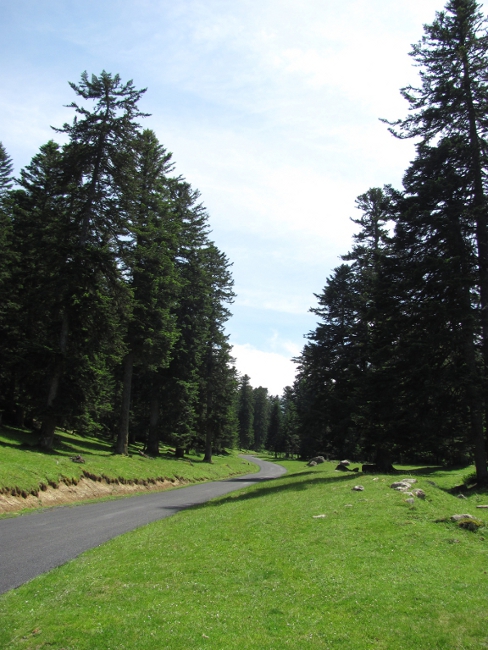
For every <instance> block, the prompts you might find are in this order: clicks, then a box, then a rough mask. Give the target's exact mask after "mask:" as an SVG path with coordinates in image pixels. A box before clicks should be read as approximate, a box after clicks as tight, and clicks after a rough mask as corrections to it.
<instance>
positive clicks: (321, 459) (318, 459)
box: [308, 456, 325, 467]
mask: <svg viewBox="0 0 488 650" xmlns="http://www.w3.org/2000/svg"><path fill="white" fill-rule="evenodd" d="M310 463H315V464H316V465H320V463H325V458H324V457H323V456H314V457H313V458H311V459H310V460H309V463H308V464H309V465H310ZM311 467H312V466H311Z"/></svg>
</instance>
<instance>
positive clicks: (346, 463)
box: [340, 460, 351, 467]
mask: <svg viewBox="0 0 488 650" xmlns="http://www.w3.org/2000/svg"><path fill="white" fill-rule="evenodd" d="M350 464H351V461H349V460H341V462H340V465H344V466H345V467H348V465H350Z"/></svg>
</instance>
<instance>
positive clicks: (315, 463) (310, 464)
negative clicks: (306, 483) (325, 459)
mask: <svg viewBox="0 0 488 650" xmlns="http://www.w3.org/2000/svg"><path fill="white" fill-rule="evenodd" d="M316 465H317V461H316V460H311V461H310V462H309V464H308V466H309V467H315V466H316Z"/></svg>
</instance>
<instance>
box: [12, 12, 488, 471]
mask: <svg viewBox="0 0 488 650" xmlns="http://www.w3.org/2000/svg"><path fill="white" fill-rule="evenodd" d="M487 51H488V32H487V27H486V20H485V17H484V16H483V14H482V12H481V8H480V5H479V4H478V3H477V2H476V1H475V0H449V1H448V3H447V5H446V7H445V10H444V11H442V12H439V13H437V14H436V17H435V20H434V22H432V24H429V25H425V26H424V36H423V38H422V39H421V41H420V42H419V43H417V44H415V45H414V46H413V49H412V52H411V56H412V59H413V62H414V64H415V66H417V68H418V70H419V74H420V81H419V85H418V87H412V86H408V87H405V88H403V89H401V93H402V95H403V97H404V99H405V100H406V102H407V108H408V112H407V117H404V118H400V119H398V120H394V121H388V120H386V119H384V120H383V122H385V123H386V125H387V127H388V128H389V130H390V131H391V133H392V135H393V136H394V137H397V138H400V139H406V138H412V139H413V141H414V143H415V151H416V155H415V158H414V160H412V161H411V163H410V165H409V167H408V168H407V170H406V171H405V175H404V178H403V187H402V188H401V189H396V188H393V187H392V186H391V185H385V186H384V187H373V188H370V189H368V190H366V191H365V192H364V193H363V194H361V195H360V196H359V197H358V198H357V202H356V206H357V208H358V210H359V212H360V216H359V217H358V218H357V219H355V220H354V221H355V223H356V224H357V226H358V229H357V232H356V234H355V236H354V242H353V246H352V248H351V250H350V251H349V252H347V253H345V254H344V255H343V256H342V264H341V265H339V266H338V267H337V268H335V269H334V270H333V271H332V273H331V275H330V277H329V278H328V279H327V280H326V284H325V287H324V289H323V291H322V292H321V293H320V294H319V295H317V296H316V298H317V301H318V304H317V306H315V307H312V309H311V311H312V312H313V313H314V314H315V315H316V317H317V327H316V329H315V330H314V331H312V332H309V333H308V334H307V335H306V338H307V342H306V344H305V346H304V348H303V350H302V352H301V354H300V355H299V357H298V358H297V359H296V360H295V361H296V363H297V368H298V372H297V378H296V381H295V383H294V385H293V386H290V387H287V388H286V389H285V391H284V393H283V395H282V396H280V397H278V396H271V395H269V394H268V391H267V389H266V388H263V387H258V388H253V387H252V386H251V384H250V381H251V380H250V378H249V377H248V376H247V375H244V376H239V374H238V373H237V371H236V369H235V367H234V365H233V359H232V349H231V346H230V344H229V340H228V334H227V333H226V329H225V327H226V323H227V321H228V319H229V317H230V306H231V304H232V301H233V299H234V297H235V295H234V292H233V281H232V275H231V263H230V261H229V260H228V259H227V256H226V255H225V253H223V252H222V251H220V250H219V249H218V248H217V246H216V245H215V243H214V242H213V241H212V240H211V238H210V232H209V222H208V214H207V212H206V210H205V207H204V206H203V205H202V203H201V202H200V196H199V193H198V191H197V190H195V189H193V188H192V187H191V185H190V184H189V183H188V182H187V181H186V180H185V179H184V178H183V177H181V176H175V175H174V172H173V169H174V166H173V163H172V154H171V153H169V152H168V151H167V150H166V149H165V147H164V146H163V145H162V144H161V143H160V142H159V141H158V138H157V136H156V134H155V133H154V132H153V131H151V130H148V129H143V128H142V127H141V126H140V124H139V120H141V119H143V118H144V117H145V115H144V114H143V113H142V112H141V111H140V109H139V108H138V102H139V100H140V98H141V96H142V95H143V93H144V92H145V90H137V89H136V88H135V86H134V85H133V82H132V81H129V82H127V83H123V82H122V81H121V79H120V77H119V76H118V75H112V74H110V73H107V72H105V71H103V72H102V73H101V74H100V75H99V76H96V75H92V76H91V77H89V76H88V74H87V73H86V72H85V73H83V74H82V75H81V80H80V82H79V83H70V86H71V88H72V91H73V92H74V94H75V100H74V101H73V102H72V103H71V104H70V105H69V107H70V108H71V109H73V111H74V113H75V118H74V119H73V121H72V122H71V123H69V124H68V123H66V124H64V125H63V126H62V127H60V128H57V129H55V131H56V132H57V133H59V134H61V136H62V139H63V141H64V144H62V145H59V144H57V143H56V142H55V141H54V140H51V141H50V142H48V143H46V144H45V145H43V146H42V147H41V148H40V150H39V152H38V153H37V154H36V155H35V156H34V157H33V158H32V161H31V163H30V164H29V165H28V166H27V167H26V168H25V169H23V170H21V172H20V176H19V178H17V179H14V178H13V176H12V170H13V163H12V161H11V159H10V157H9V155H8V152H7V151H6V150H5V149H4V147H3V146H1V145H0V220H1V224H0V356H1V365H0V411H1V413H2V415H3V421H4V422H5V423H8V424H12V425H15V426H28V427H32V428H34V429H37V430H38V432H39V445H40V446H41V447H42V448H43V449H46V450H49V449H51V448H52V447H53V444H54V436H55V430H56V428H57V427H64V428H67V429H73V430H76V431H78V432H80V433H82V434H83V433H84V432H85V433H90V435H99V436H103V437H107V438H109V439H111V440H113V444H114V451H115V453H118V454H126V453H127V451H128V445H129V444H130V442H134V441H135V440H138V441H143V442H144V444H145V452H146V453H147V454H149V455H157V454H158V450H159V443H160V442H161V441H164V442H165V443H167V444H171V445H173V446H174V449H175V454H176V456H182V455H184V454H185V452H186V451H188V450H190V449H194V450H199V451H201V452H202V453H203V454H204V459H205V460H206V461H208V462H211V459H212V453H214V452H215V450H217V451H220V450H223V449H224V448H226V447H227V448H229V447H236V446H239V447H240V448H243V449H250V450H256V451H259V450H262V449H266V450H268V451H271V452H274V453H275V455H285V456H286V457H293V456H299V457H301V458H310V457H312V456H315V455H317V454H321V455H324V456H326V457H328V458H346V457H348V458H349V457H350V458H351V459H356V460H363V461H365V462H370V463H374V465H375V467H376V468H378V469H379V470H383V471H388V470H389V469H391V468H392V464H393V463H395V462H402V463H405V462H421V463H426V462H428V463H446V464H450V465H463V464H469V463H470V462H472V461H473V460H474V462H475V466H476V474H477V480H478V483H480V484H481V483H485V484H486V483H488V472H487V450H486V438H487V436H486V433H487V431H486V430H487V424H488V401H487V399H486V392H487V380H488V212H487V198H486V192H487V170H488V158H487V155H488V143H487V132H488V120H487V114H488V113H487V108H488V76H487V70H488V56H487Z"/></svg>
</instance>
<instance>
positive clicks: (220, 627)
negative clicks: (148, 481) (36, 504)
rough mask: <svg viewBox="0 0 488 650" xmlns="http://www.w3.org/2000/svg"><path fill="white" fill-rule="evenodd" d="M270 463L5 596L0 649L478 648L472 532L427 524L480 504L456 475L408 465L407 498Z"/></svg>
mask: <svg viewBox="0 0 488 650" xmlns="http://www.w3.org/2000/svg"><path fill="white" fill-rule="evenodd" d="M283 464H285V465H286V466H287V468H288V470H289V473H288V474H287V475H285V476H284V477H283V478H281V479H278V480H276V481H271V482H265V483H262V484H259V485H256V486H254V487H253V488H250V489H247V490H241V491H238V492H235V493H232V494H230V495H227V496H226V497H223V498H221V499H219V500H217V501H214V502H211V503H209V504H206V505H205V506H201V507H198V508H195V509H193V510H188V511H185V512H182V513H179V514H178V515H176V516H175V517H172V518H170V519H166V520H163V521H160V522H156V523H153V524H150V525H148V526H145V527H144V528H141V529H139V530H137V531H134V532H132V533H128V534H126V535H123V536H121V537H119V538H117V539H115V540H113V541H111V542H109V543H107V544H105V545H104V546H102V547H100V548H98V549H95V550H93V551H90V552H88V553H85V554H84V555H83V556H81V557H80V558H79V559H77V560H74V561H72V562H70V563H68V564H66V565H64V566H63V567H60V568H59V569H56V570H54V571H52V572H51V573H50V574H47V575H45V576H41V577H39V578H36V579H35V580H33V581H32V582H31V583H29V584H27V585H25V586H23V587H21V588H19V589H17V590H15V591H12V592H10V593H8V594H6V595H5V596H3V597H2V598H1V599H0V609H1V612H2V614H1V619H0V647H2V648H4V647H5V648H12V649H16V648H25V649H27V648H29V649H34V648H56V649H61V648H64V649H65V650H68V649H72V650H84V649H94V650H95V649H97V650H98V649H100V650H101V649H109V648H110V649H117V650H118V649H122V648H128V649H129V648H130V649H133V648H136V649H138V648H141V649H143V650H144V649H153V648H154V649H163V648H164V649H165V648H167V649H168V650H169V649H171V650H178V649H181V650H189V649H191V650H194V649H195V650H198V649H200V648H211V649H213V650H227V649H234V648H236V649H237V648H239V649H247V648H253V649H254V648H255V649H260V650H261V649H264V650H273V649H276V650H278V649H281V648H296V649H298V648H300V649H301V648H303V647H305V648H321V649H323V648H346V649H354V650H356V649H357V650H364V649H367V648H381V649H385V650H396V649H398V650H400V649H404V648H408V647H410V648H416V649H421V650H431V649H439V650H440V649H442V650H445V649H458V648H459V649H474V648H483V647H488V607H487V606H488V602H487V595H488V576H487V573H486V572H487V571H488V561H487V560H488V541H486V539H485V537H484V529H481V530H480V531H479V532H478V533H472V532H469V531H465V530H462V529H460V528H458V527H456V525H455V524H453V523H451V522H450V521H441V522H437V523H436V520H440V519H448V518H449V517H450V515H452V514H454V513H460V512H470V513H471V514H474V515H476V514H479V513H480V512H481V513H483V512H484V511H483V510H476V505H478V504H482V503H486V502H488V497H487V495H486V494H477V493H476V492H473V493H472V494H471V495H470V496H469V497H468V500H463V501H461V500H459V499H457V498H456V497H454V496H452V495H451V494H449V493H448V492H447V490H446V488H449V487H452V486H454V485H457V484H459V483H460V482H461V477H462V475H463V473H465V472H462V471H458V472H447V471H442V470H440V469H438V470H434V471H419V472H415V475H416V478H417V479H418V484H417V485H416V486H415V487H421V488H422V489H423V490H424V491H425V492H426V494H427V498H426V499H425V500H423V501H422V500H420V499H416V501H415V504H414V505H413V506H411V505H409V504H408V503H406V502H405V498H406V497H405V495H403V494H401V493H398V492H395V491H394V490H392V489H390V488H389V484H390V483H391V481H392V480H393V479H392V478H391V477H389V476H388V477H387V476H378V477H375V476H369V475H367V476H362V475H357V474H355V475H354V474H352V473H351V474H349V473H347V474H339V473H338V472H335V471H334V466H333V465H332V464H326V465H320V466H318V467H315V468H305V467H304V464H303V463H299V462H298V461H293V462H286V463H283ZM407 474H408V472H407ZM375 478H377V479H378V480H376V481H375V480H374V479H375ZM429 481H430V482H429ZM432 482H433V483H435V485H432ZM357 483H360V484H362V485H363V486H364V488H365V490H364V491H363V492H354V491H352V487H353V486H354V485H355V484H357ZM319 514H323V515H325V517H323V518H319V519H316V518H314V515H319ZM482 518H483V517H482ZM46 552H48V551H47V550H46Z"/></svg>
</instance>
